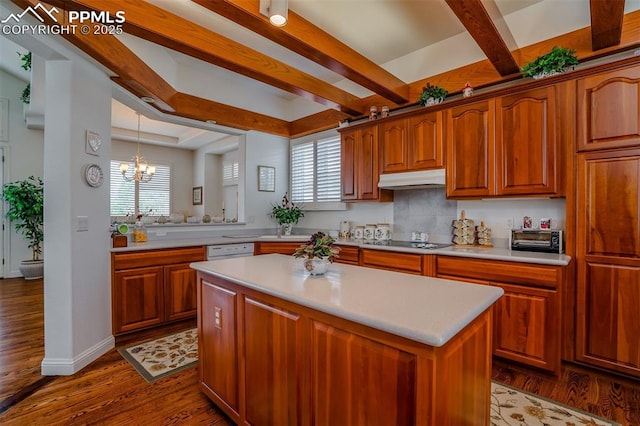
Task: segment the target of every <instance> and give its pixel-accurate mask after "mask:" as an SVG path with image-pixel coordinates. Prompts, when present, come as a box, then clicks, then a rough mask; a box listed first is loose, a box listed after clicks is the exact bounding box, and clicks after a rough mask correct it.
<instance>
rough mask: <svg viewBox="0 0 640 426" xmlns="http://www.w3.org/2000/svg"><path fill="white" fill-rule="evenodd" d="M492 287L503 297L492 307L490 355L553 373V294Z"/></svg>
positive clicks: (555, 307) (555, 351) (516, 287)
mask: <svg viewBox="0 0 640 426" xmlns="http://www.w3.org/2000/svg"><path fill="white" fill-rule="evenodd" d="M492 284H493V285H497V286H498V287H501V288H502V289H503V290H504V295H503V296H502V297H501V298H500V300H498V302H496V304H495V305H494V321H493V336H494V337H493V353H494V355H497V356H500V357H503V358H507V359H511V360H514V361H518V362H522V363H525V364H528V365H531V366H534V367H538V368H541V369H544V370H548V371H551V372H557V371H558V369H559V368H560V364H559V360H560V347H559V345H558V342H559V339H558V338H557V333H558V331H559V330H560V318H559V310H560V309H559V304H558V294H557V292H556V291H552V290H547V289H538V288H533V287H525V286H521V285H510V284H503V283H492Z"/></svg>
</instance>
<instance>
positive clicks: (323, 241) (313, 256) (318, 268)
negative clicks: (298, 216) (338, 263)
mask: <svg viewBox="0 0 640 426" xmlns="http://www.w3.org/2000/svg"><path fill="white" fill-rule="evenodd" d="M335 241H336V240H335V239H334V238H333V237H331V236H329V235H327V234H325V233H324V232H316V233H315V234H313V235H312V236H311V238H310V239H309V241H307V242H306V243H305V244H302V245H301V246H300V247H298V248H297V249H296V251H295V252H293V256H294V257H296V258H303V259H304V268H305V269H306V270H307V271H309V273H310V274H311V275H322V274H324V273H325V272H327V268H328V267H329V264H330V263H333V260H334V259H335V258H336V257H338V253H340V248H339V247H336V246H334V245H333V243H335Z"/></svg>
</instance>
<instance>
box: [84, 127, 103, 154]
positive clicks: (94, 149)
mask: <svg viewBox="0 0 640 426" xmlns="http://www.w3.org/2000/svg"><path fill="white" fill-rule="evenodd" d="M101 146H102V139H100V135H99V134H97V133H94V132H91V131H89V130H87V141H86V144H85V147H84V151H85V152H86V153H87V154H91V155H99V154H98V150H99V149H100V147H101Z"/></svg>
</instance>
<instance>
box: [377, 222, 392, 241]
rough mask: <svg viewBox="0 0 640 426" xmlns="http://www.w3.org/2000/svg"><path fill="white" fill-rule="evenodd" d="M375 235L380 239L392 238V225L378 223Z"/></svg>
mask: <svg viewBox="0 0 640 426" xmlns="http://www.w3.org/2000/svg"><path fill="white" fill-rule="evenodd" d="M374 237H375V239H376V240H379V241H388V240H390V239H391V227H390V226H389V224H388V223H378V224H377V225H376V230H375V234H374Z"/></svg>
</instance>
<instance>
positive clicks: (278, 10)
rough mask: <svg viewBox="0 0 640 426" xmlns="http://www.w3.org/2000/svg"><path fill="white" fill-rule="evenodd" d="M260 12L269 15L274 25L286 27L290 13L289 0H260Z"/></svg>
mask: <svg viewBox="0 0 640 426" xmlns="http://www.w3.org/2000/svg"><path fill="white" fill-rule="evenodd" d="M260 13H262V14H263V15H265V16H267V17H269V22H271V24H272V25H274V26H276V27H284V26H285V25H286V24H287V18H288V14H289V5H288V0H260Z"/></svg>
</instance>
